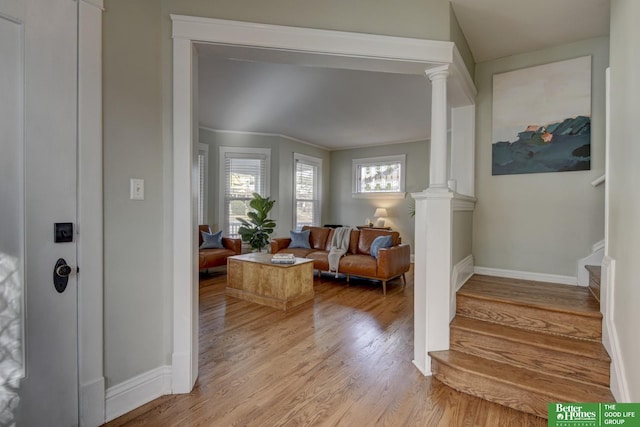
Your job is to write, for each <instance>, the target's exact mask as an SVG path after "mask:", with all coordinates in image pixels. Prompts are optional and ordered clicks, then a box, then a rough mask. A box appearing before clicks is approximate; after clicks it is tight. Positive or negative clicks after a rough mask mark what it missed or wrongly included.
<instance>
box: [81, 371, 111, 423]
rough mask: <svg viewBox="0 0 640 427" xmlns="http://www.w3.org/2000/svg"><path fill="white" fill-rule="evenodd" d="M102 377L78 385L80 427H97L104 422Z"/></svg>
mask: <svg viewBox="0 0 640 427" xmlns="http://www.w3.org/2000/svg"><path fill="white" fill-rule="evenodd" d="M104 406H105V390H104V377H100V378H98V379H96V380H94V381H91V382H89V383H86V384H80V425H81V426H82V427H98V426H101V425H102V424H104V422H105V413H104V411H105V408H104Z"/></svg>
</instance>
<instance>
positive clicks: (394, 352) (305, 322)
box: [107, 272, 547, 427]
mask: <svg viewBox="0 0 640 427" xmlns="http://www.w3.org/2000/svg"><path fill="white" fill-rule="evenodd" d="M314 281H315V283H314V288H315V293H316V294H315V300H314V302H313V303H312V302H309V303H305V304H303V305H301V306H300V307H297V308H295V309H292V310H289V311H287V312H286V313H285V312H283V311H281V310H277V309H274V308H270V307H265V306H261V305H258V304H254V303H249V302H246V301H242V300H238V299H234V298H231V297H226V296H225V293H224V288H225V282H226V275H225V274H223V273H214V274H212V275H211V276H208V277H205V278H204V279H203V280H201V283H200V371H199V373H200V374H199V378H198V381H197V383H196V386H195V388H194V390H193V391H192V392H191V393H190V394H187V395H170V396H163V397H161V398H159V399H156V400H154V401H152V402H150V403H148V404H146V405H144V406H142V407H140V408H138V409H136V410H134V411H132V412H130V413H128V414H125V415H124V416H122V417H120V418H118V419H116V420H114V421H112V422H110V423H108V424H107V425H108V426H310V425H314V426H428V427H431V426H474V427H479V426H492V427H500V426H518V427H522V426H546V425H547V423H546V420H544V419H541V418H538V417H536V416H533V415H529V414H525V413H522V412H519V411H516V410H514V409H510V408H506V407H503V406H501V405H498V404H495V403H491V402H488V401H485V400H482V399H479V398H476V397H473V396H469V395H466V394H463V393H459V392H456V391H455V390H453V389H451V388H449V387H447V386H445V385H443V384H442V383H441V382H439V381H438V380H436V379H435V378H432V377H424V376H422V374H420V372H419V371H418V370H417V369H416V368H415V367H414V366H413V364H412V363H411V359H412V357H413V272H410V273H409V274H407V286H406V287H405V288H404V289H402V287H401V281H400V280H394V281H392V282H390V283H389V285H388V291H387V295H386V297H385V296H383V295H382V290H381V285H380V283H379V282H371V281H365V280H358V279H355V278H352V280H351V283H350V284H349V285H347V283H345V281H344V280H335V279H334V278H333V277H332V276H329V275H323V276H322V278H315V279H314Z"/></svg>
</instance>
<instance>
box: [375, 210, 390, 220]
mask: <svg viewBox="0 0 640 427" xmlns="http://www.w3.org/2000/svg"><path fill="white" fill-rule="evenodd" d="M381 216H389V214H388V213H387V210H386V209H385V208H376V212H375V213H374V214H373V217H374V218H379V217H381Z"/></svg>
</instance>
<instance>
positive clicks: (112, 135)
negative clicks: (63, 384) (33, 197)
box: [103, 0, 169, 387]
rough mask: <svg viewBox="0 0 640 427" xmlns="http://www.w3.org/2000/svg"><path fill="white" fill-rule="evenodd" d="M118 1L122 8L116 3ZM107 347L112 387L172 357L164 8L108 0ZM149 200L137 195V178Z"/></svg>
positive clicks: (148, 1) (150, 0) (144, 0)
mask: <svg viewBox="0 0 640 427" xmlns="http://www.w3.org/2000/svg"><path fill="white" fill-rule="evenodd" d="M114 3H116V4H117V7H114V6H115V5H114ZM105 5H106V8H107V12H106V13H105V14H104V41H103V48H104V57H103V58H104V66H103V79H104V80H103V88H104V89H103V90H104V267H105V268H104V271H105V273H104V339H105V343H104V349H105V376H106V380H107V386H108V387H109V386H112V385H114V384H118V383H121V382H122V381H124V380H126V379H129V378H131V377H133V376H135V375H137V374H140V373H142V372H145V371H148V370H149V369H152V368H155V367H157V366H160V365H164V364H165V363H166V362H167V358H166V354H167V352H166V350H165V349H164V345H165V342H164V339H165V334H164V330H163V329H164V328H163V322H164V318H165V317H166V316H168V315H169V313H167V312H166V311H163V306H164V302H163V301H164V295H163V293H164V292H166V291H167V289H166V287H164V286H163V274H162V260H163V256H164V253H163V239H164V233H165V232H167V230H165V229H164V228H163V188H162V184H163V181H162V174H163V156H162V115H161V113H162V110H161V108H162V105H161V103H162V98H161V92H160V88H161V78H160V77H161V76H160V73H159V69H160V55H161V51H160V44H159V39H160V27H159V25H158V23H159V20H160V9H159V8H158V7H157V6H156V1H155V0H140V1H135V2H130V1H117V2H112V1H109V0H107V1H106V2H105ZM130 178H142V179H144V180H145V200H144V201H133V200H129V179H130Z"/></svg>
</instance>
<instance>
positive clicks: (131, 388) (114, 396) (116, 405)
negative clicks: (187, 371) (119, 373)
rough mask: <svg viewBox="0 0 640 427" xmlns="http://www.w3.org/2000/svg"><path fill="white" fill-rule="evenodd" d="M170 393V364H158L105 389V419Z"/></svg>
mask: <svg viewBox="0 0 640 427" xmlns="http://www.w3.org/2000/svg"><path fill="white" fill-rule="evenodd" d="M170 393H171V366H160V367H158V368H156V369H152V370H150V371H148V372H145V373H143V374H140V375H138V376H136V377H133V378H131V379H129V380H127V381H125V382H122V383H120V384H117V385H115V386H113V387H109V388H108V389H107V399H106V414H105V420H106V421H111V420H113V419H115V418H118V417H119V416H121V415H124V414H126V413H127V412H129V411H132V410H134V409H136V408H138V407H140V406H142V405H144V404H145V403H149V402H151V401H152V400H153V399H157V398H158V397H160V396H163V395H165V394H170Z"/></svg>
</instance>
